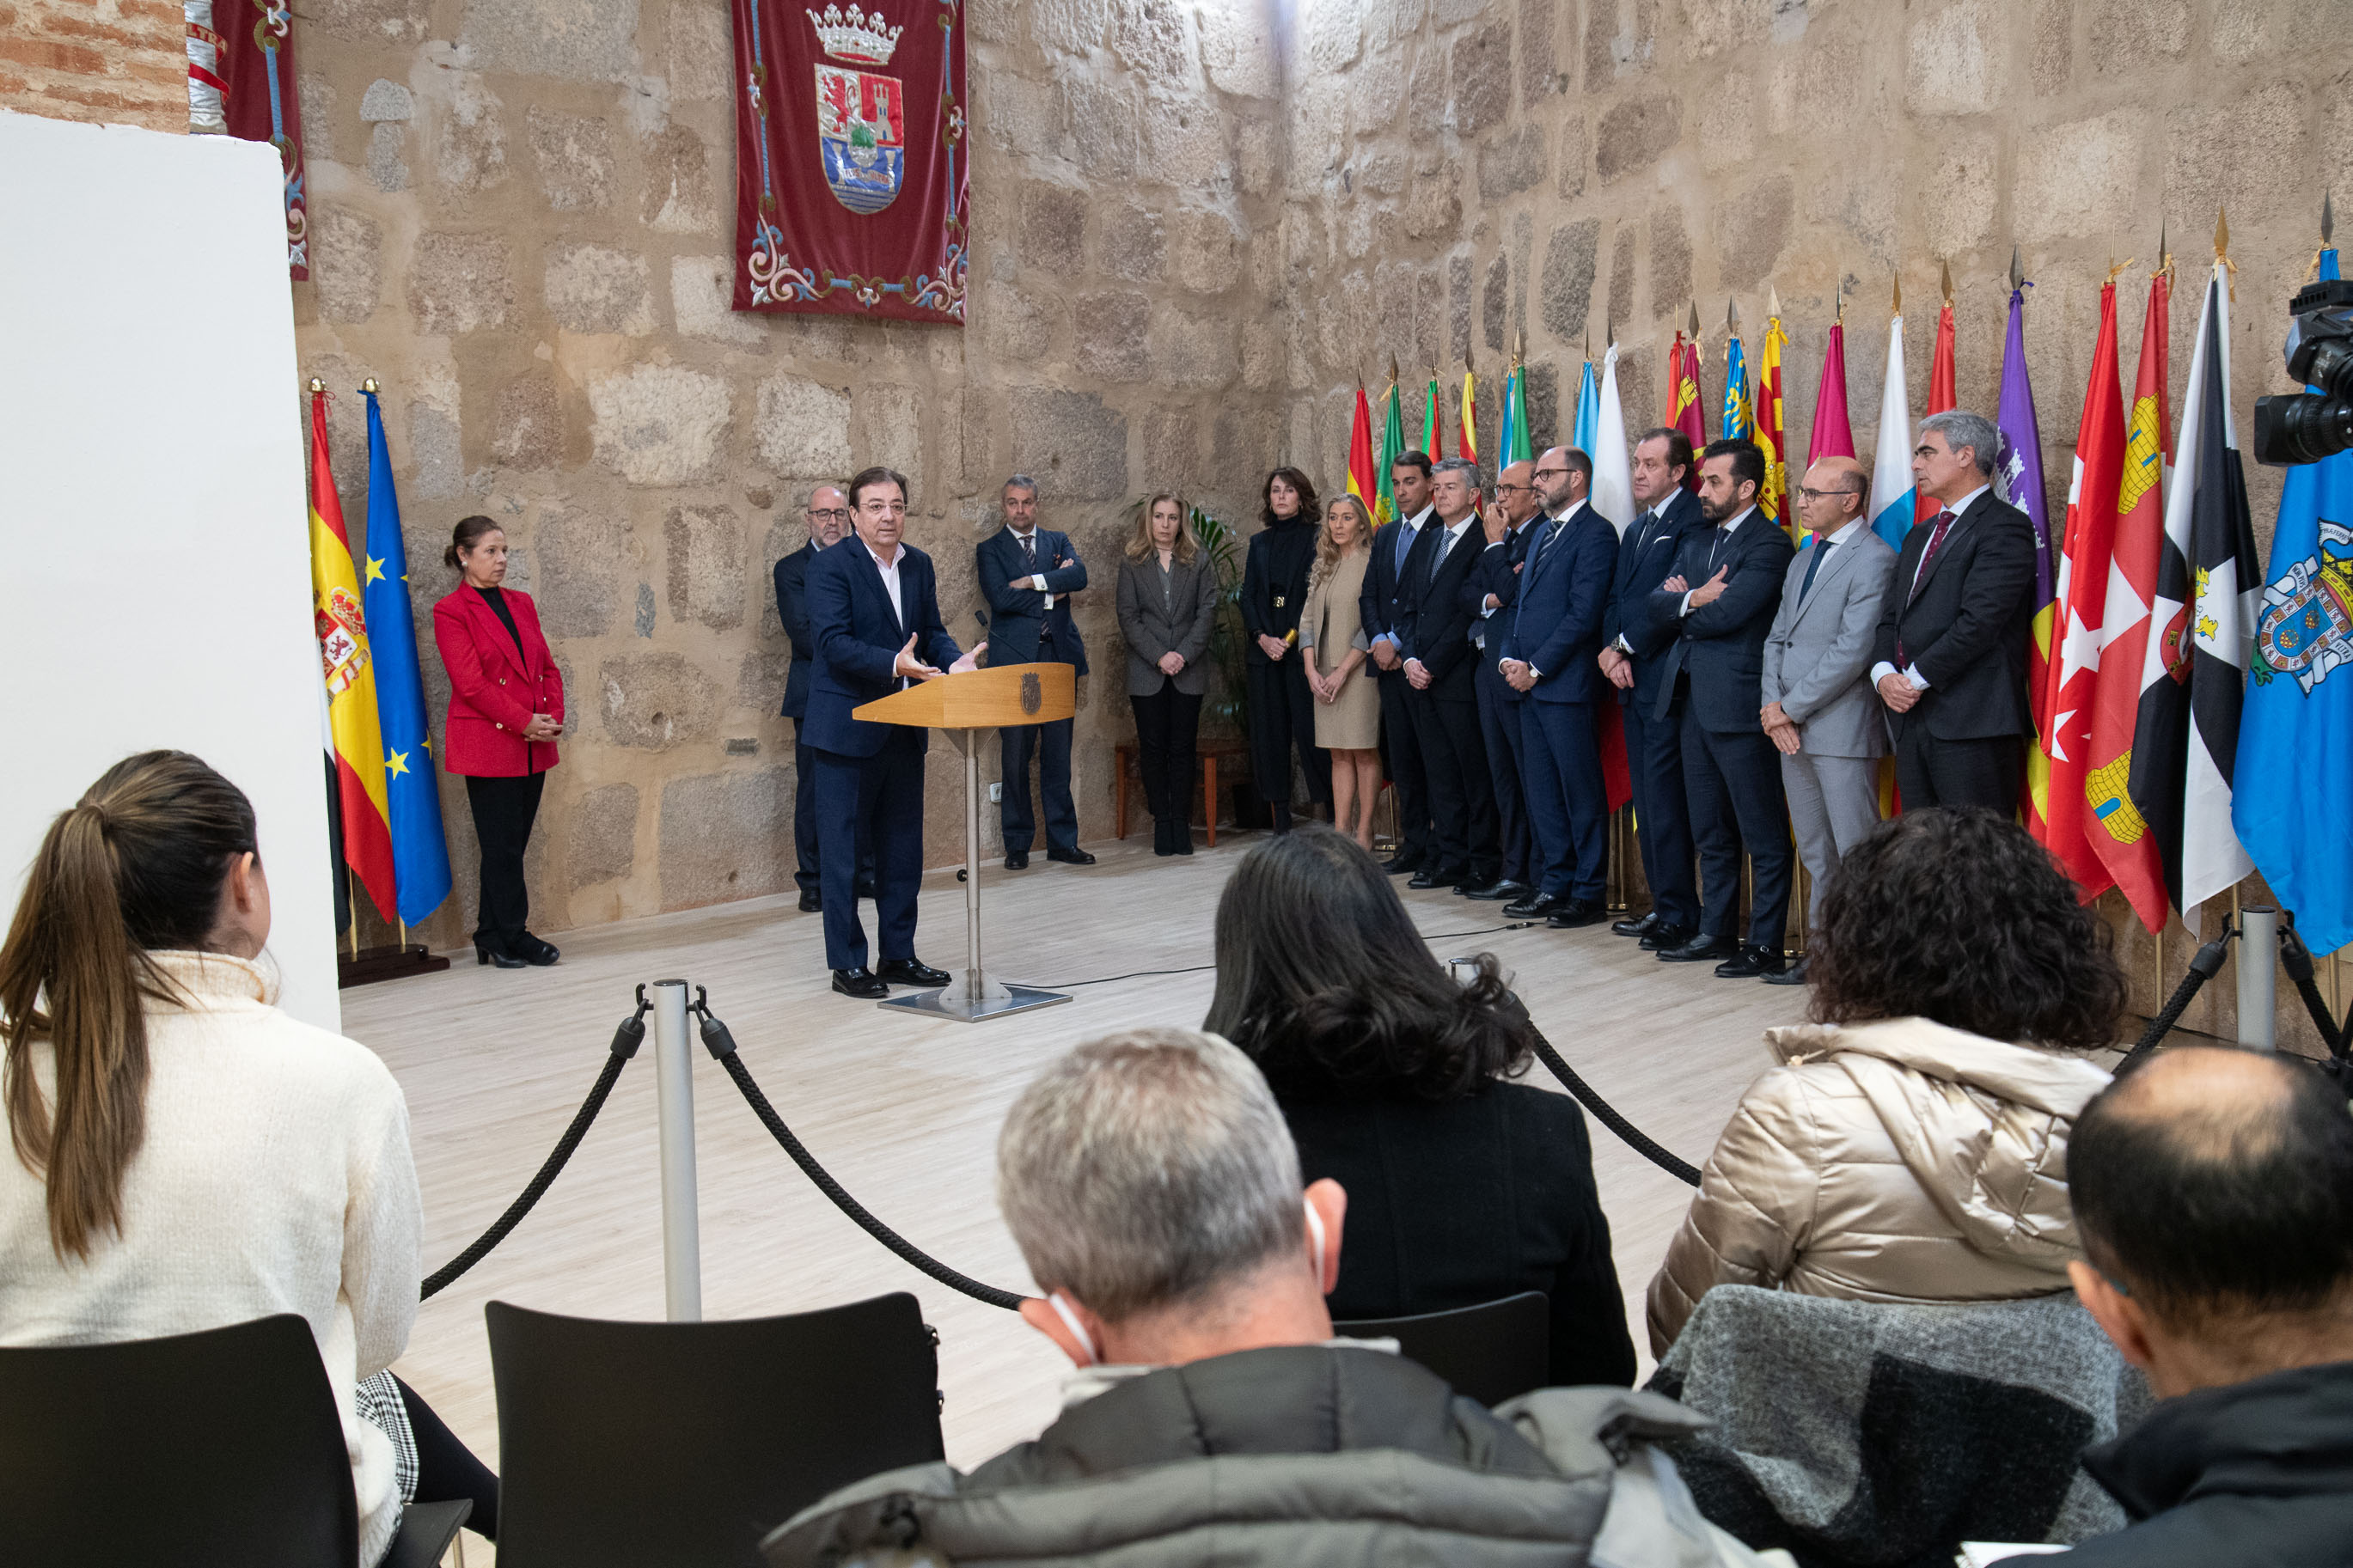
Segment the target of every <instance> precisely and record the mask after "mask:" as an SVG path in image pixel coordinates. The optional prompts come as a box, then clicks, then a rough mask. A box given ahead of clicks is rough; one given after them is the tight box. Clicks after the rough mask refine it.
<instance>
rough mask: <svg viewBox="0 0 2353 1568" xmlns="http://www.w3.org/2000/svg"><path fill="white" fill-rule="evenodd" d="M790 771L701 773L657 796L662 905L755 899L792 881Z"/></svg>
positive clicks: (664, 788)
mask: <svg viewBox="0 0 2353 1568" xmlns="http://www.w3.org/2000/svg"><path fill="white" fill-rule="evenodd" d="M792 857H793V773H792V770H791V769H790V768H784V767H775V768H764V769H762V770H761V771H759V772H758V773H705V774H703V775H702V776H701V777H698V778H683V779H672V780H670V782H669V783H668V784H664V785H663V786H662V794H661V900H662V908H663V909H665V910H687V909H693V908H696V907H697V906H699V905H702V904H716V903H722V902H724V901H726V900H733V899H755V898H759V897H761V896H763V895H765V894H768V893H774V892H778V891H780V890H782V889H785V888H786V887H788V886H790V885H791V882H792Z"/></svg>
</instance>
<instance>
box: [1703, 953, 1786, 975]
mask: <svg viewBox="0 0 2353 1568" xmlns="http://www.w3.org/2000/svg"><path fill="white" fill-rule="evenodd" d="M1788 967H1789V961H1788V959H1786V958H1783V957H1782V956H1781V955H1780V954H1779V953H1778V952H1775V951H1773V950H1772V949H1771V948H1769V947H1749V946H1746V945H1744V946H1743V947H1742V948H1741V950H1740V951H1739V952H1736V953H1735V954H1734V955H1733V956H1732V957H1730V958H1728V959H1726V960H1725V962H1724V963H1719V964H1717V965H1716V966H1715V977H1716V978H1717V979H1718V980H1754V979H1756V978H1757V976H1758V975H1760V974H1761V975H1764V976H1767V978H1770V977H1771V976H1773V975H1777V974H1779V973H1782V972H1783V971H1784V970H1786V969H1788Z"/></svg>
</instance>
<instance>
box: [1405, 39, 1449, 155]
mask: <svg viewBox="0 0 2353 1568" xmlns="http://www.w3.org/2000/svg"><path fill="white" fill-rule="evenodd" d="M1446 101H1447V100H1446V62H1445V61H1444V59H1442V58H1440V55H1439V53H1438V51H1437V50H1436V49H1423V50H1422V51H1420V53H1419V54H1418V55H1417V56H1416V57H1415V58H1414V62H1413V75H1412V76H1411V77H1410V78H1409V79H1407V81H1406V87H1405V128H1406V137H1407V139H1408V140H1409V141H1410V142H1413V143H1414V144H1415V145H1416V146H1420V145H1423V144H1425V143H1427V142H1435V141H1437V140H1438V138H1439V133H1440V132H1442V131H1444V130H1445V129H1446Z"/></svg>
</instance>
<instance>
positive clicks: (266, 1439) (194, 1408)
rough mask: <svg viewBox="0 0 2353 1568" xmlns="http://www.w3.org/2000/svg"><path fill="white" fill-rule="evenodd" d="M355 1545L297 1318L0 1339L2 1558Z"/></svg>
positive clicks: (199, 1563)
mask: <svg viewBox="0 0 2353 1568" xmlns="http://www.w3.org/2000/svg"><path fill="white" fill-rule="evenodd" d="M358 1555H359V1510H358V1505H357V1504H356V1503H355V1502H354V1501H353V1496H352V1469H351V1458H350V1456H349V1454H348V1453H347V1452H346V1450H345V1448H344V1446H343V1420H342V1417H341V1416H340V1415H338V1414H337V1412H336V1409H335V1399H334V1393H333V1390H332V1388H330V1387H329V1385H328V1383H327V1371H326V1368H325V1367H324V1366H322V1365H321V1364H320V1362H319V1347H318V1344H317V1342H316V1341H314V1340H313V1339H312V1338H311V1326H310V1324H308V1323H307V1322H305V1321H302V1320H301V1318H299V1317H296V1316H294V1315H293V1314H291V1313H280V1314H279V1315H278V1316H276V1317H269V1318H259V1319H256V1320H255V1321H252V1322H249V1323H239V1324H237V1325H236V1326H234V1327H232V1328H226V1329H211V1330H207V1331H205V1332H203V1333H196V1334H176V1335H174V1336H173V1337H171V1338H169V1339H161V1340H131V1341H125V1342H121V1343H117V1344H102V1345H60V1346H42V1347H37V1348H16V1349H8V1350H0V1559H5V1561H7V1562H9V1563H26V1564H32V1563H43V1564H47V1563H172V1564H174V1568H348V1565H350V1564H352V1563H355V1562H356V1560H357V1558H358Z"/></svg>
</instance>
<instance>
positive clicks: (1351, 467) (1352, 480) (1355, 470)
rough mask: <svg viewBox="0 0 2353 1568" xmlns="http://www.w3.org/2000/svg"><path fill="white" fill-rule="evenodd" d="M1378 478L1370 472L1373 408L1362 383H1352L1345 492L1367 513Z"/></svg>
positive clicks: (1370, 509) (1371, 503)
mask: <svg viewBox="0 0 2353 1568" xmlns="http://www.w3.org/2000/svg"><path fill="white" fill-rule="evenodd" d="M1379 491H1380V482H1379V480H1377V479H1375V478H1374V476H1373V409H1372V405H1371V404H1370V403H1368V402H1367V401H1366V398H1365V384H1364V383H1362V382H1358V383H1357V384H1356V418H1355V419H1353V420H1351V421H1350V422H1349V426H1348V493H1349V494H1350V495H1352V496H1354V497H1356V499H1357V500H1360V501H1362V502H1363V503H1364V506H1365V510H1366V513H1367V514H1370V512H1371V511H1372V510H1373V497H1374V496H1375V495H1377V494H1378V493H1379Z"/></svg>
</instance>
